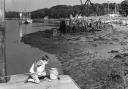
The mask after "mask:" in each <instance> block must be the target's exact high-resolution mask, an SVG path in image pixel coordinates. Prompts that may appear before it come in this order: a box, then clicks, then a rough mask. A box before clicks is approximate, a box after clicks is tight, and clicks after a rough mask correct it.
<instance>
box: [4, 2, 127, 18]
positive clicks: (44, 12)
mask: <svg viewBox="0 0 128 89" xmlns="http://www.w3.org/2000/svg"><path fill="white" fill-rule="evenodd" d="M115 5H117V6H118V8H117V10H118V12H119V13H120V14H121V15H122V16H128V0H125V1H122V2H121V3H120V4H116V3H109V4H108V3H102V4H99V3H92V5H86V6H85V7H84V8H83V5H74V6H70V5H56V6H53V7H51V8H44V9H39V10H36V11H32V12H31V17H32V18H44V17H45V16H48V17H49V18H55V19H59V18H69V16H70V14H72V15H73V16H75V15H76V14H81V15H84V16H96V15H97V16H101V15H106V14H108V13H114V11H115ZM82 8H83V10H81V9H82ZM6 17H7V18H19V12H6Z"/></svg>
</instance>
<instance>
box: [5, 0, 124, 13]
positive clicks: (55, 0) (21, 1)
mask: <svg viewBox="0 0 128 89" xmlns="http://www.w3.org/2000/svg"><path fill="white" fill-rule="evenodd" d="M5 1H6V10H7V11H33V10H36V9H42V8H49V7H52V6H55V5H79V4H80V0H5ZM82 1H83V2H85V1H86V0H82ZM107 1H109V2H116V3H120V2H121V1H123V0H91V2H92V3H104V2H107Z"/></svg>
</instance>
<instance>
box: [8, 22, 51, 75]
mask: <svg viewBox="0 0 128 89" xmlns="http://www.w3.org/2000/svg"><path fill="white" fill-rule="evenodd" d="M51 28H52V27H51V26H46V25H45V26H44V25H43V24H42V23H33V24H27V25H25V24H22V25H19V23H18V21H15V20H8V21H6V61H7V63H6V65H7V72H8V75H12V74H20V73H26V72H28V70H29V68H30V66H31V64H32V62H33V61H34V60H35V58H37V57H38V56H40V55H42V54H43V53H44V52H43V51H41V50H39V49H37V48H32V47H31V46H29V45H26V44H24V43H22V42H20V40H21V36H23V35H25V34H29V33H33V32H37V31H43V30H46V29H51Z"/></svg>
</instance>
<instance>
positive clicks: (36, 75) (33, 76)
mask: <svg viewBox="0 0 128 89" xmlns="http://www.w3.org/2000/svg"><path fill="white" fill-rule="evenodd" d="M48 59H49V57H48V56H47V55H44V56H43V57H42V58H41V59H39V60H38V61H35V62H34V63H33V64H32V66H31V68H30V70H29V72H30V76H29V77H28V79H27V80H26V82H33V83H40V80H39V79H40V78H41V77H42V78H44V77H45V76H46V71H45V66H46V64H47V63H48Z"/></svg>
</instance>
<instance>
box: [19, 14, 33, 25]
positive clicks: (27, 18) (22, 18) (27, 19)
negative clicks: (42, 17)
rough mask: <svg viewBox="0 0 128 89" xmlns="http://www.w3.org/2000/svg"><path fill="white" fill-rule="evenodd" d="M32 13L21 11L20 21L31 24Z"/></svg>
mask: <svg viewBox="0 0 128 89" xmlns="http://www.w3.org/2000/svg"><path fill="white" fill-rule="evenodd" d="M30 17H31V15H30V13H29V12H20V23H22V24H30V23H32V19H31V18H30Z"/></svg>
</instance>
